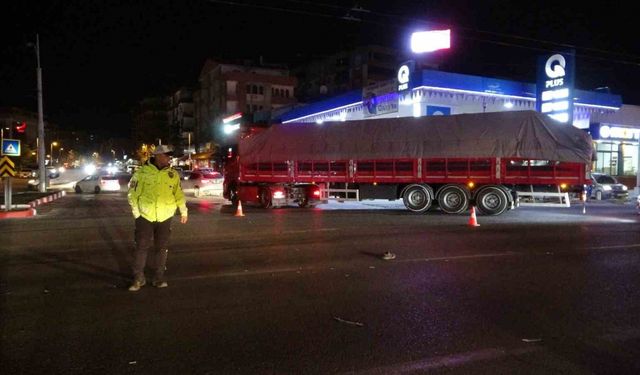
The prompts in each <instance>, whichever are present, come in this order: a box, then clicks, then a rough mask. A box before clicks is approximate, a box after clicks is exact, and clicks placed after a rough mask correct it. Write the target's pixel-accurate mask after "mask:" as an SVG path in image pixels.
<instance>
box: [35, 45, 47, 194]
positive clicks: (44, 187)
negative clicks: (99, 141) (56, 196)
mask: <svg viewBox="0 0 640 375" xmlns="http://www.w3.org/2000/svg"><path fill="white" fill-rule="evenodd" d="M36 60H37V64H38V65H37V68H36V73H37V77H38V170H39V171H40V172H39V176H40V178H39V181H38V191H40V192H41V193H44V192H46V191H47V185H46V180H47V179H46V178H45V176H46V171H45V167H44V158H45V153H44V115H43V110H42V68H40V35H39V34H36Z"/></svg>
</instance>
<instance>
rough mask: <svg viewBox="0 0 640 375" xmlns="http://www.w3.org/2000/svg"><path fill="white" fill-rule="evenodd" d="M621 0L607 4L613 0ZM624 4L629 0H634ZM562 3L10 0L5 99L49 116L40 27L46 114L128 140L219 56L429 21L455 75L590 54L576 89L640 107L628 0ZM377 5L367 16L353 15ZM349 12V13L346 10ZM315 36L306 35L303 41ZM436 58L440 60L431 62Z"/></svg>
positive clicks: (580, 60) (323, 49)
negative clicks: (151, 103) (136, 118)
mask: <svg viewBox="0 0 640 375" xmlns="http://www.w3.org/2000/svg"><path fill="white" fill-rule="evenodd" d="M614 3H615V2H610V3H607V4H609V5H608V6H609V7H611V6H612V5H610V4H614ZM620 3H621V4H622V3H623V2H620ZM585 4H586V3H585V2H576V3H573V2H561V1H560V2H558V1H553V2H551V1H526V2H525V1H497V0H484V1H471V0H468V1H455V0H444V1H426V0H422V1H420V0H414V1H401V0H395V1H350V0H340V1H332V0H318V1H304V0H290V1H286V0H266V1H259V0H230V1H222V0H183V1H170V0H135V1H131V0H126V1H120V0H118V1H116V0H113V1H112V0H64V1H59V0H58V1H30V0H26V1H16V2H13V1H12V2H6V3H5V4H3V5H2V10H1V14H0V17H1V18H0V21H2V25H3V29H4V32H3V33H2V46H3V48H2V51H1V52H0V53H1V56H0V57H1V63H0V82H1V84H0V106H3V107H6V106H21V107H25V108H27V109H31V110H33V111H34V112H36V111H37V105H36V103H37V102H36V73H35V67H36V62H35V53H34V50H33V48H30V47H28V43H29V42H34V41H35V34H36V32H38V33H39V34H40V43H41V45H40V54H41V64H42V68H43V77H44V111H45V116H46V117H47V118H48V119H50V120H52V121H55V122H56V123H58V124H59V125H60V126H61V127H62V128H65V129H75V128H82V129H92V130H95V129H102V130H105V129H107V130H108V131H109V132H110V133H112V134H117V135H122V136H127V135H128V132H129V128H130V124H131V117H130V112H131V109H132V108H133V107H134V106H135V104H136V103H137V102H138V101H139V100H140V99H142V98H143V97H145V96H153V95H168V94H170V93H171V92H172V90H175V89H177V88H178V87H180V86H183V85H191V86H193V85H196V83H197V77H198V73H199V71H200V69H201V68H202V66H203V64H204V62H205V59H206V58H207V57H212V58H220V59H234V60H235V59H253V60H257V59H258V58H259V56H262V57H263V58H264V59H265V61H266V62H273V63H284V64H288V65H290V66H293V65H295V64H298V63H300V62H304V61H305V60H308V59H310V58H312V57H313V56H319V55H321V54H323V53H330V52H335V51H337V50H340V49H343V48H349V47H353V46H356V45H363V44H379V45H387V46H390V47H394V48H403V44H404V43H406V40H407V38H408V35H409V33H410V31H412V30H413V29H414V28H416V27H419V26H420V27H422V28H424V27H427V26H431V27H450V28H452V31H453V38H454V41H453V43H454V45H453V48H452V49H451V50H449V51H448V52H446V53H441V54H439V56H438V57H439V58H441V62H442V65H441V68H442V69H443V70H446V71H452V72H458V73H468V74H477V75H485V76H490V77H497V78H506V79H515V80H522V81H527V82H532V83H533V82H535V71H536V69H535V64H536V56H537V55H539V54H542V53H547V52H548V51H552V50H566V49H569V48H574V49H575V50H576V54H577V58H576V87H577V88H580V89H587V90H589V89H594V88H596V87H603V86H607V87H609V89H610V90H611V92H612V93H615V94H620V95H622V96H623V101H624V102H625V103H627V104H639V105H640V92H639V90H638V87H639V84H640V43H638V42H637V39H636V38H637V37H636V34H637V33H635V32H633V29H634V27H635V22H636V20H635V19H636V17H635V16H634V12H632V11H631V9H629V8H626V7H624V6H622V5H619V6H617V7H614V8H612V9H605V8H604V7H603V5H602V4H601V5H600V6H597V7H596V6H593V7H592V8H589V7H587V6H585ZM353 8H357V9H364V10H367V12H363V11H358V10H353ZM345 18H347V19H345ZM299 38H302V39H303V41H302V42H300V41H298V40H297V39H299ZM423 58H427V59H428V58H429V57H423Z"/></svg>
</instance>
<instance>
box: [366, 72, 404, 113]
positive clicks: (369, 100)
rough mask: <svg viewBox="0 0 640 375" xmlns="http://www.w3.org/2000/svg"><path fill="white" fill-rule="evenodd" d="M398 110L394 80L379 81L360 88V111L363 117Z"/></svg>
mask: <svg viewBox="0 0 640 375" xmlns="http://www.w3.org/2000/svg"><path fill="white" fill-rule="evenodd" d="M394 112H398V92H397V91H396V81H395V80H391V81H387V82H380V83H377V84H373V85H369V86H367V87H365V88H363V89H362V113H363V115H364V117H373V116H379V115H384V114H386V113H394Z"/></svg>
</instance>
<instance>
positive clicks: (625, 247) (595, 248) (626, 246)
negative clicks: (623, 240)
mask: <svg viewBox="0 0 640 375" xmlns="http://www.w3.org/2000/svg"><path fill="white" fill-rule="evenodd" d="M638 247H640V244H638V243H634V244H630V245H611V246H592V247H585V249H586V250H613V249H631V248H638Z"/></svg>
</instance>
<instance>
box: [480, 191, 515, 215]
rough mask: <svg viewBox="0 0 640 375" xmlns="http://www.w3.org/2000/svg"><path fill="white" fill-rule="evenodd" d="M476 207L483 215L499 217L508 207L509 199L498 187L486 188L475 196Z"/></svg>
mask: <svg viewBox="0 0 640 375" xmlns="http://www.w3.org/2000/svg"><path fill="white" fill-rule="evenodd" d="M476 205H477V206H478V209H479V210H480V212H481V213H483V214H485V215H493V216H495V215H500V214H501V213H503V212H504V211H505V210H506V209H507V207H508V206H509V198H508V197H507V194H505V192H504V190H502V189H500V188H499V187H498V186H486V187H484V188H481V189H480V191H478V193H477V194H476Z"/></svg>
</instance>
